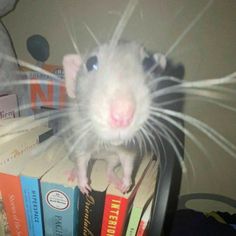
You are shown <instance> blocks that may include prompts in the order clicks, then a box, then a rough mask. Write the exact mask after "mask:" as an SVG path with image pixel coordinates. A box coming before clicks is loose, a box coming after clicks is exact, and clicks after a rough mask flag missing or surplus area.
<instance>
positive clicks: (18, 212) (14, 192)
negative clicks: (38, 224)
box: [0, 173, 28, 236]
mask: <svg viewBox="0 0 236 236" xmlns="http://www.w3.org/2000/svg"><path fill="white" fill-rule="evenodd" d="M0 190H1V193H2V199H3V204H4V208H5V211H6V216H7V220H8V223H9V228H10V232H11V235H14V236H15V235H16V236H18V235H19V236H21V235H24V236H27V235H28V229H27V221H26V215H25V209H24V200H23V195H22V190H21V184H20V177H18V176H13V175H8V174H4V173H0Z"/></svg>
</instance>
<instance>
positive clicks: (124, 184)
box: [120, 178, 132, 193]
mask: <svg viewBox="0 0 236 236" xmlns="http://www.w3.org/2000/svg"><path fill="white" fill-rule="evenodd" d="M131 185H132V181H131V179H127V178H123V181H122V184H121V189H120V191H121V192H122V193H127V192H128V191H129V190H130V187H131Z"/></svg>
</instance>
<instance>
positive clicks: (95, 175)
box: [78, 160, 109, 236]
mask: <svg viewBox="0 0 236 236" xmlns="http://www.w3.org/2000/svg"><path fill="white" fill-rule="evenodd" d="M106 171H107V165H106V162H105V161H104V160H96V161H95V162H94V163H93V165H92V166H91V175H90V181H91V184H90V187H91V188H92V191H91V192H90V193H89V194H88V195H86V194H80V200H79V234H78V235H81V236H82V235H100V232H101V227H102V216H103V209H104V202H105V196H106V189H107V187H108V184H109V183H108V179H107V174H106Z"/></svg>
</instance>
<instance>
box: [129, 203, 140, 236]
mask: <svg viewBox="0 0 236 236" xmlns="http://www.w3.org/2000/svg"><path fill="white" fill-rule="evenodd" d="M142 212H143V208H139V207H135V208H133V209H132V211H131V214H130V221H129V224H128V227H127V230H126V234H125V235H126V236H135V235H136V231H137V229H138V225H139V221H140V218H141V215H142ZM131 219H132V220H131Z"/></svg>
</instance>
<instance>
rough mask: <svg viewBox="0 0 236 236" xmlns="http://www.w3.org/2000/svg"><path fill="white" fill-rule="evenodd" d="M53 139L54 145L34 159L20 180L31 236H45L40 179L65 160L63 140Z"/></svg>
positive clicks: (22, 172) (23, 171)
mask: <svg viewBox="0 0 236 236" xmlns="http://www.w3.org/2000/svg"><path fill="white" fill-rule="evenodd" d="M53 138H54V140H53V144H52V145H50V147H49V148H48V149H47V150H44V151H43V152H40V153H39V155H37V156H36V157H34V158H33V160H31V161H30V162H29V163H28V164H27V165H26V167H25V168H24V169H23V170H22V171H21V176H20V180H21V187H22V193H23V199H24V208H25V212H26V219H27V225H28V232H29V235H30V236H38V235H43V214H42V202H41V189H40V178H42V176H43V175H44V174H45V173H46V172H48V171H49V170H50V169H51V168H52V167H53V166H54V165H55V164H56V163H58V162H59V161H60V160H61V159H62V158H64V155H63V151H61V150H62V149H63V142H62V140H61V139H59V138H56V137H53ZM51 139H52V138H51ZM51 139H50V140H49V141H50V142H51V141H52V140H51ZM45 144H46V145H47V141H45ZM43 145H44V144H43Z"/></svg>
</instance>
